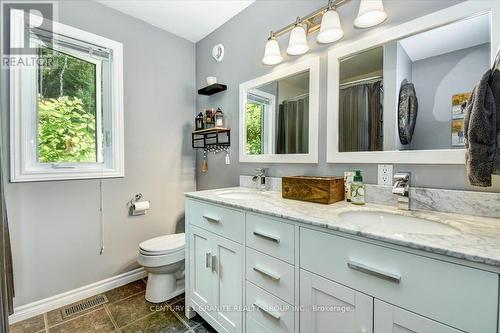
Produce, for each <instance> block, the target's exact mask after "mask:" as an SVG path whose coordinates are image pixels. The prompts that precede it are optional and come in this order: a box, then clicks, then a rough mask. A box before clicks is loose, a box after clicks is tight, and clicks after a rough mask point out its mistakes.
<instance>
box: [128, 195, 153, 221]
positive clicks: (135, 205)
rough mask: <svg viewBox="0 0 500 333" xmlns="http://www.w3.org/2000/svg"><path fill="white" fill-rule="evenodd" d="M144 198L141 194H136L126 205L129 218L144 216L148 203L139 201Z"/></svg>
mask: <svg viewBox="0 0 500 333" xmlns="http://www.w3.org/2000/svg"><path fill="white" fill-rule="evenodd" d="M142 198H144V196H143V195H142V193H137V194H135V195H134V197H133V198H132V199H130V201H129V202H128V203H127V206H128V209H129V215H130V216H138V215H144V214H146V212H147V211H148V209H149V201H139V200H141V199H142Z"/></svg>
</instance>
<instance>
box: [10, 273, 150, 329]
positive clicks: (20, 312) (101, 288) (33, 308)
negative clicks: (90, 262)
mask: <svg viewBox="0 0 500 333" xmlns="http://www.w3.org/2000/svg"><path fill="white" fill-rule="evenodd" d="M146 276H147V273H146V271H145V270H144V269H143V268H142V267H140V268H136V269H134V270H132V271H129V272H126V273H123V274H120V275H116V276H113V277H110V278H107V279H104V280H101V281H97V282H94V283H91V284H88V285H86V286H83V287H80V288H77V289H73V290H70V291H67V292H64V293H61V294H58V295H55V296H51V297H48V298H45V299H42V300H39V301H36V302H32V303H28V304H25V305H22V306H19V307H16V308H15V309H14V313H13V314H12V315H11V316H9V324H10V325H12V324H14V323H17V322H19V321H22V320H25V319H28V318H31V317H34V316H38V315H41V314H43V313H45V312H48V311H52V310H55V309H57V308H60V307H62V306H65V305H68V304H71V303H74V302H76V301H79V300H82V299H85V298H88V297H91V296H94V295H97V294H99V293H103V292H106V291H108V290H111V289H114V288H118V287H121V286H123V285H126V284H127V283H130V282H133V281H136V280H139V279H142V278H144V277H146Z"/></svg>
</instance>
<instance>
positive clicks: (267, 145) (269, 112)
mask: <svg viewBox="0 0 500 333" xmlns="http://www.w3.org/2000/svg"><path fill="white" fill-rule="evenodd" d="M249 92H250V93H251V94H252V95H256V96H259V97H262V98H263V99H267V100H268V101H269V104H263V107H264V137H265V139H264V140H265V141H264V147H263V148H264V154H269V152H272V151H273V150H274V144H275V141H276V140H275V135H274V130H275V126H276V96H274V95H273V94H269V93H266V92H264V91H262V90H258V89H251V90H249ZM245 145H246V143H245Z"/></svg>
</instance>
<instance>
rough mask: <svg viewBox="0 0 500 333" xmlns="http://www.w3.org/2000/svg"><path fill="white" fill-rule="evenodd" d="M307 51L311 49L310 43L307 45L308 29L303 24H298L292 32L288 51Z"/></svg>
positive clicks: (292, 52)
mask: <svg viewBox="0 0 500 333" xmlns="http://www.w3.org/2000/svg"><path fill="white" fill-rule="evenodd" d="M307 51H309V45H307V36H306V30H305V29H304V27H303V26H302V25H300V24H297V25H295V28H293V29H292V32H291V33H290V40H289V42H288V48H287V49H286V53H288V54H289V55H301V54H304V53H306V52H307Z"/></svg>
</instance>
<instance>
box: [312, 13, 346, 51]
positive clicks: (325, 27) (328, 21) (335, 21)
mask: <svg viewBox="0 0 500 333" xmlns="http://www.w3.org/2000/svg"><path fill="white" fill-rule="evenodd" d="M342 37H344V31H343V30H342V26H341V25H340V17H339V14H338V13H337V12H336V11H335V10H328V11H327V12H326V13H325V14H323V18H322V19H321V28H320V29H319V34H318V37H317V38H316V40H317V41H318V42H319V43H333V42H335V41H337V40H339V39H341V38H342Z"/></svg>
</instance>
